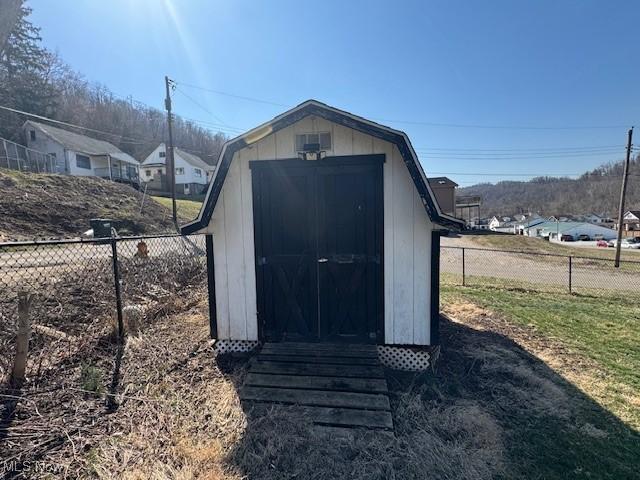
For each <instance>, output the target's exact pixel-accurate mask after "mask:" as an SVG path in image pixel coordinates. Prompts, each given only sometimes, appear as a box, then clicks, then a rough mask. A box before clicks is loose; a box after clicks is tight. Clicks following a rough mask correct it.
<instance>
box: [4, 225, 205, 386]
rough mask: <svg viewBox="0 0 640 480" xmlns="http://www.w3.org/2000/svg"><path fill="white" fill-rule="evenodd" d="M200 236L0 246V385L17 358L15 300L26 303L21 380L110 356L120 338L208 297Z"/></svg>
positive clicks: (36, 378)
mask: <svg viewBox="0 0 640 480" xmlns="http://www.w3.org/2000/svg"><path fill="white" fill-rule="evenodd" d="M206 282H207V260H206V251H205V236H204V235H194V236H189V237H185V236H180V235H166V236H153V237H149V236H144V237H122V238H108V239H97V240H87V241H80V240H59V241H44V242H12V243H2V244H0V351H1V352H2V355H0V379H4V378H7V376H8V375H10V369H11V367H12V363H13V361H14V358H15V354H16V337H17V333H18V332H17V329H18V319H19V318H20V312H19V311H18V304H19V301H18V298H19V297H22V298H23V299H24V298H29V305H28V320H29V329H30V339H29V353H28V362H27V370H26V376H27V377H29V378H30V379H31V380H34V381H36V382H38V381H39V382H43V383H44V384H46V381H47V376H51V375H56V374H59V373H60V372H62V371H63V370H64V366H65V365H68V364H74V363H77V362H89V361H91V358H93V357H100V356H105V357H109V356H110V355H111V354H112V353H113V350H114V348H116V347H115V346H116V345H118V343H119V341H118V339H119V337H121V336H122V335H124V333H125V332H127V331H128V332H131V333H137V331H138V330H139V329H141V327H142V325H143V324H144V323H145V322H150V321H153V319H154V318H156V317H157V316H159V315H163V314H167V313H171V312H172V311H174V310H177V309H180V308H181V307H183V306H184V304H185V302H187V301H189V300H188V299H189V298H192V296H193V293H194V292H202V294H204V293H205V292H206Z"/></svg>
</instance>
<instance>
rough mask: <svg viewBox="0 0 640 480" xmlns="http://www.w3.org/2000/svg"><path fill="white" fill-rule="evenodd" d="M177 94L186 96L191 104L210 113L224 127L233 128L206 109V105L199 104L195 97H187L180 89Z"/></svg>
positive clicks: (177, 89)
mask: <svg viewBox="0 0 640 480" xmlns="http://www.w3.org/2000/svg"><path fill="white" fill-rule="evenodd" d="M176 92H178V93H179V94H181V95H182V96H184V97H185V98H186V99H188V100H189V101H190V102H191V103H193V104H194V105H196V106H197V107H199V108H201V109H202V110H203V111H204V112H206V113H208V114H209V115H211V116H212V117H213V118H215V119H216V120H218V121H219V122H220V123H221V124H222V125H225V126H226V127H230V128H233V127H231V125H227V124H226V123H225V122H224V120H222V119H221V118H220V117H218V116H217V115H216V114H215V113H213V112H212V111H211V110H209V109H208V108H207V107H205V106H204V105H202V104H201V103H200V102H198V101H197V100H196V99H194V98H193V97H191V96H190V95H187V93H186V92H184V91H183V90H182V89H180V88H176Z"/></svg>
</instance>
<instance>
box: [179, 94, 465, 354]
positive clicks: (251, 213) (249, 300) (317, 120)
mask: <svg viewBox="0 0 640 480" xmlns="http://www.w3.org/2000/svg"><path fill="white" fill-rule="evenodd" d="M462 227H463V222H462V221H461V220H459V219H456V218H454V217H452V216H451V215H447V214H445V213H443V212H442V209H441V208H440V207H439V205H438V203H437V200H436V197H435V195H434V194H433V191H432V189H431V187H430V185H429V182H428V180H427V177H426V175H425V172H424V171H423V169H422V166H421V165H420V162H419V161H418V158H417V155H416V153H415V151H414V150H413V147H412V146H411V143H410V141H409V139H408V137H407V135H406V134H404V133H403V132H401V131H398V130H394V129H392V128H389V127H386V126H382V125H380V124H377V123H374V122H372V121H370V120H367V119H364V118H362V117H359V116H356V115H353V114H351V113H348V112H345V111H342V110H338V109H336V108H334V107H330V106H328V105H326V104H323V103H320V102H317V101H315V100H309V101H306V102H304V103H302V104H300V105H298V106H297V107H294V108H293V109H291V110H289V111H287V112H285V113H283V114H282V115H279V116H277V117H275V118H274V119H273V120H271V121H269V122H267V123H265V124H263V125H260V126H258V127H256V128H254V129H252V130H250V131H248V132H246V133H244V134H243V135H240V136H239V137H236V138H235V139H233V140H230V141H229V142H227V143H226V144H225V145H224V147H223V149H222V152H221V154H220V157H219V161H218V168H217V170H216V172H215V175H214V177H213V180H212V182H211V184H210V185H209V189H208V191H207V196H206V198H205V201H204V203H203V206H202V209H201V211H200V214H199V216H198V218H197V219H196V220H194V221H193V222H191V223H190V224H187V225H185V226H184V227H182V233H183V234H189V233H194V232H204V233H207V234H212V237H211V236H208V237H207V250H208V259H209V260H210V262H209V265H210V267H211V268H212V269H213V271H212V272H211V276H212V278H213V280H214V281H211V282H210V288H213V289H214V292H211V291H210V299H211V303H210V308H211V309H212V311H211V315H210V320H211V334H212V336H213V337H214V338H215V339H216V341H217V343H216V345H217V346H218V345H221V344H231V345H233V348H238V345H240V344H244V345H247V348H250V347H251V346H252V345H256V344H258V342H262V341H272V342H280V341H288V340H289V341H291V340H293V341H304V342H306V341H309V342H332V343H335V342H346V343H368V344H377V345H379V346H384V348H396V349H408V351H409V352H414V351H423V350H421V349H420V347H426V346H429V345H436V344H437V343H438V331H439V318H440V317H439V306H438V305H439V303H438V302H439V252H440V232H441V230H442V229H444V228H462ZM213 258H215V261H212V260H213ZM213 298H215V301H214V300H213ZM409 346H413V349H411V348H409ZM380 348H382V347H380Z"/></svg>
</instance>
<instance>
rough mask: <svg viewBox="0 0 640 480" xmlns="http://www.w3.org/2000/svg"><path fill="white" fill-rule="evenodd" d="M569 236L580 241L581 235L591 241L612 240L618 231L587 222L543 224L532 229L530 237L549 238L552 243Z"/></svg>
mask: <svg viewBox="0 0 640 480" xmlns="http://www.w3.org/2000/svg"><path fill="white" fill-rule="evenodd" d="M564 235H569V236H570V237H572V238H573V240H578V239H579V237H580V235H587V236H588V237H589V238H590V239H591V240H595V239H603V240H611V239H613V238H615V237H616V231H615V230H613V229H611V228H607V227H603V226H600V225H595V224H593V223H587V222H548V221H547V222H543V223H540V224H538V225H535V226H533V227H531V229H530V230H529V236H531V237H541V238H547V239H549V240H552V241H560V239H561V237H562V236H564Z"/></svg>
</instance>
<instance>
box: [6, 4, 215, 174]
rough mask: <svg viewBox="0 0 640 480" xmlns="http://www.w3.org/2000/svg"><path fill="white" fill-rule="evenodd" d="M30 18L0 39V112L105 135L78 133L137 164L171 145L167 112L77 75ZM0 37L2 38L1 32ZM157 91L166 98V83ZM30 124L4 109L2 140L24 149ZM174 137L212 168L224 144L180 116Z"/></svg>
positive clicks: (21, 18) (24, 13)
mask: <svg viewBox="0 0 640 480" xmlns="http://www.w3.org/2000/svg"><path fill="white" fill-rule="evenodd" d="M30 12H31V10H30V9H29V8H28V7H26V6H24V4H23V5H22V7H21V9H20V12H19V15H18V20H17V22H16V23H15V24H14V26H13V28H12V29H11V30H10V33H9V34H8V37H7V39H6V41H5V40H4V38H0V85H2V88H0V106H5V107H10V108H13V109H16V110H21V111H25V112H29V113H33V114H36V115H42V116H45V117H47V118H52V119H54V120H59V121H64V122H68V123H72V124H75V125H80V126H81V127H85V128H90V129H94V130H100V131H104V132H107V134H105V135H101V134H98V133H94V132H87V131H84V130H76V131H77V133H83V134H87V135H89V136H92V137H94V138H98V139H100V140H106V141H108V142H111V143H113V144H114V145H116V146H118V147H119V148H120V149H122V150H123V151H125V152H127V153H129V154H130V155H132V156H133V157H135V158H136V159H138V160H142V159H144V157H145V156H146V155H147V154H148V153H149V152H151V151H152V150H153V149H154V148H155V147H156V146H157V145H158V143H160V142H164V141H166V140H167V121H166V114H165V113H164V112H162V111H160V110H158V109H156V108H153V107H150V106H148V105H144V104H140V103H137V102H135V101H133V100H131V99H123V98H119V97H117V96H116V95H115V94H113V93H112V92H111V91H109V89H108V88H106V87H105V86H103V85H100V84H95V83H90V82H89V81H87V80H86V79H85V78H83V77H82V75H81V74H80V73H78V72H75V71H73V70H72V69H71V68H70V67H69V66H68V65H66V64H65V63H64V61H62V59H61V58H60V57H59V56H58V55H57V54H55V53H53V52H50V51H48V50H46V49H45V48H43V47H42V46H41V45H40V41H41V39H40V36H39V28H37V27H36V26H34V25H32V24H31V23H30V22H29V20H28V16H29V14H30ZM3 18H4V16H3ZM3 27H4V25H3ZM4 30H7V28H4ZM0 36H2V37H3V36H4V34H3V33H2V29H0ZM157 90H158V96H159V97H162V96H163V88H162V79H159V81H158V86H157ZM27 118H28V117H26V116H25V115H20V114H16V113H12V112H7V111H5V110H1V109H0V137H4V138H7V139H9V140H13V141H17V142H18V143H22V144H24V141H25V139H24V138H22V132H21V126H22V124H23V123H24V121H25V120H27ZM65 128H67V127H65ZM173 132H174V143H175V145H176V146H178V147H180V148H182V149H183V150H187V151H189V152H191V153H194V154H196V155H198V156H199V157H200V158H202V159H203V160H204V161H205V162H207V163H209V164H214V163H215V161H216V160H217V157H218V154H219V152H220V149H221V147H222V144H223V143H224V141H225V136H224V135H223V134H222V133H219V132H212V131H210V130H208V129H205V128H202V127H200V126H198V125H196V124H195V123H193V122H189V121H185V120H184V119H181V118H180V117H179V116H177V117H176V120H175V124H174V130H173Z"/></svg>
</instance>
